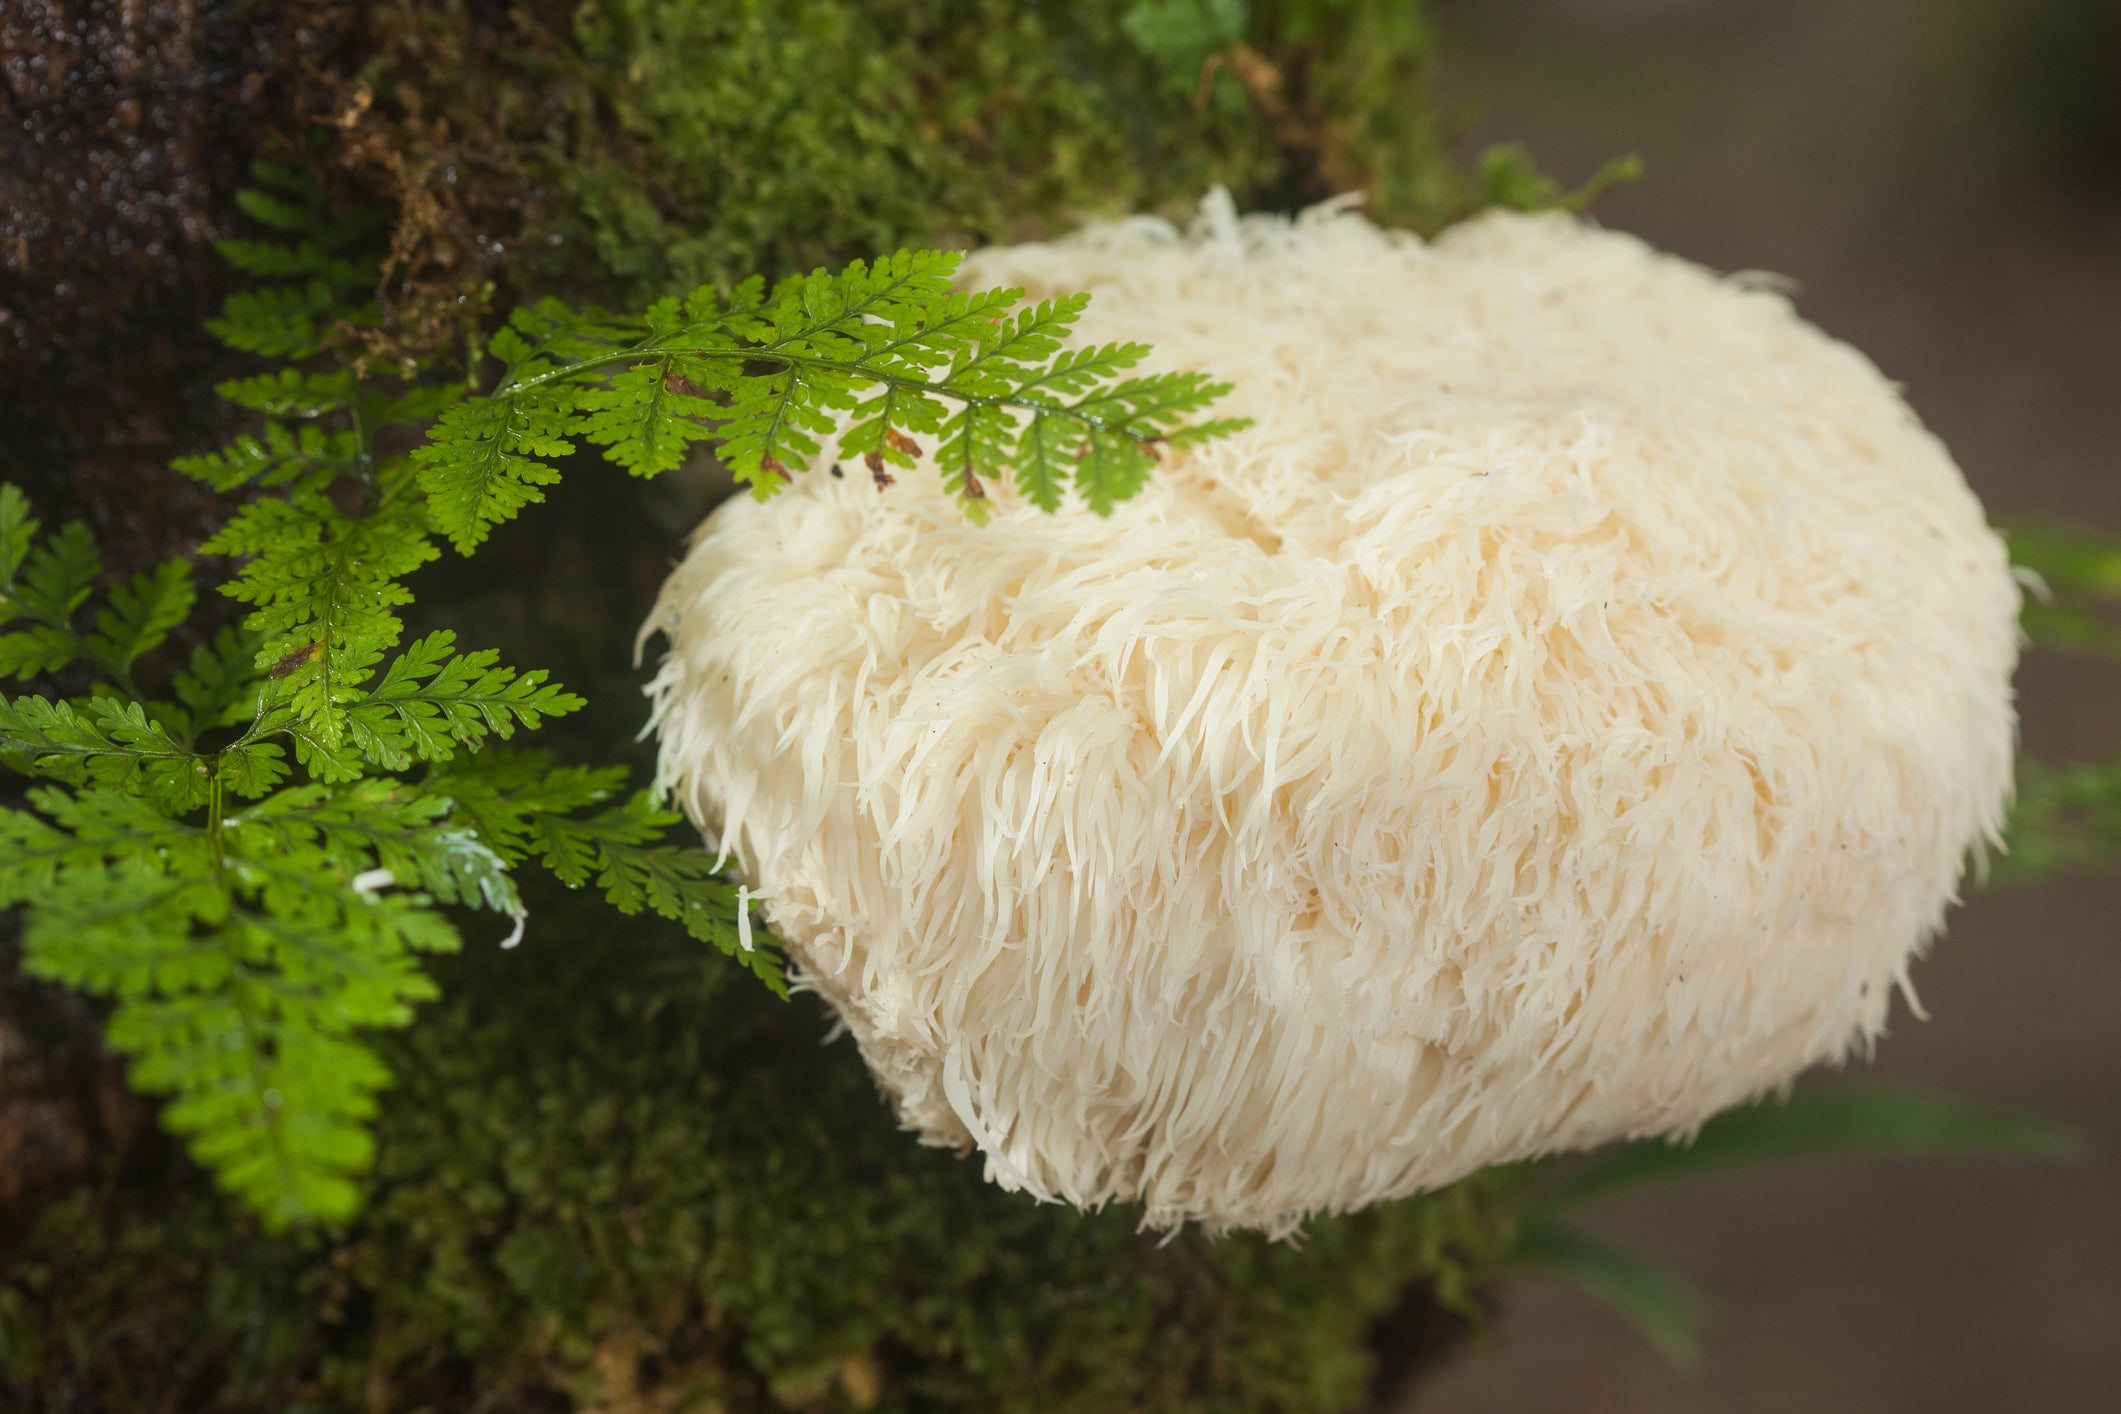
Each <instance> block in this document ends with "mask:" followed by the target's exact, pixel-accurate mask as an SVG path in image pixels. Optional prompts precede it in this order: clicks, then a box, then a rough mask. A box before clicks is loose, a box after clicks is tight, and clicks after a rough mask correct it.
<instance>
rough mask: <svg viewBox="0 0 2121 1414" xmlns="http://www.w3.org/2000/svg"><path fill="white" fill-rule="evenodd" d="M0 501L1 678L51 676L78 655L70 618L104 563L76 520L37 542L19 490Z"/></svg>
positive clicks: (80, 649)
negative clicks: (10, 627)
mask: <svg viewBox="0 0 2121 1414" xmlns="http://www.w3.org/2000/svg"><path fill="white" fill-rule="evenodd" d="M7 490H8V491H9V492H11V493H12V494H11V495H10V496H9V497H7V498H6V499H4V500H0V627H6V626H7V625H9V624H13V623H21V622H22V621H24V620H27V621H28V622H27V625H26V626H25V627H22V628H18V629H14V630H12V631H10V632H7V633H0V679H4V678H9V677H13V678H17V679H27V678H33V677H38V676H40V675H42V674H46V673H54V672H57V671H58V670H59V669H61V668H63V667H65V666H66V665H67V664H68V663H71V662H73V661H74V659H76V658H78V657H80V656H81V654H82V652H83V649H84V645H83V643H82V641H81V636H80V635H79V634H78V633H76V632H75V631H74V626H73V620H74V613H75V611H76V610H78V609H79V608H80V607H81V606H82V604H84V603H86V602H87V600H88V596H89V593H90V591H91V590H92V589H93V588H94V587H95V583H96V579H97V577H98V576H100V575H101V574H102V573H103V561H102V560H101V559H100V558H99V557H98V556H97V554H96V542H95V540H94V539H93V538H92V537H91V536H90V535H89V533H88V527H87V526H85V525H83V524H81V523H80V522H79V521H74V522H72V523H71V524H69V525H67V526H65V527H64V528H63V529H61V530H60V531H59V533H58V534H56V535H52V536H49V537H46V538H45V539H43V540H42V541H41V542H40V541H39V540H38V538H37V531H38V529H39V528H40V522H39V521H38V520H37V519H36V518H35V517H34V516H32V515H30V513H29V504H28V501H27V500H26V498H24V497H23V495H22V493H21V492H20V491H19V490H16V489H15V488H14V487H8V488H7Z"/></svg>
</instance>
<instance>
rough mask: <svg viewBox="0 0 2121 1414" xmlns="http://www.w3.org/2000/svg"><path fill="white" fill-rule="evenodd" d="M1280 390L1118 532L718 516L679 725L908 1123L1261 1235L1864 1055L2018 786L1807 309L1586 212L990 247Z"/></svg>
mask: <svg viewBox="0 0 2121 1414" xmlns="http://www.w3.org/2000/svg"><path fill="white" fill-rule="evenodd" d="M965 273H966V278H967V279H968V281H971V282H975V283H979V284H1000V283H1007V284H1020V285H1024V286H1027V287H1028V288H1029V289H1030V290H1031V292H1032V294H1033V296H1034V297H1037V296H1039V295H1042V294H1049V293H1054V292H1060V291H1067V290H1075V289H1085V290H1090V291H1092V292H1094V295H1095V298H1094V300H1093V302H1092V304H1091V307H1090V310H1089V313H1088V315H1087V316H1086V317H1085V318H1084V320H1083V322H1082V325H1081V327H1080V333H1081V335H1082V337H1083V338H1085V339H1087V340H1096V341H1103V340H1128V339H1138V340H1142V341H1144V342H1149V343H1152V344H1154V346H1155V348H1156V355H1155V358H1154V360H1153V363H1154V365H1155V366H1159V367H1171V368H1202V369H1209V370H1212V371H1213V372H1214V373H1215V374H1216V375H1217V376H1219V377H1222V378H1226V379H1229V380H1232V381H1233V382H1234V383H1235V384H1236V391H1235V393H1233V394H1232V395H1231V396H1230V397H1229V398H1228V399H1227V400H1226V401H1225V402H1224V403H1223V404H1221V405H1219V406H1218V407H1217V409H1216V412H1217V413H1218V415H1220V414H1222V413H1225V412H1230V413H1238V414H1245V415H1249V416H1251V417H1253V418H1254V419H1256V423H1255V425H1254V426H1253V427H1251V428H1250V429H1249V430H1247V431H1245V432H1242V433H1239V434H1237V435H1235V436H1231V437H1228V438H1226V439H1223V440H1220V441H1216V442H1213V443H1210V444H1207V445H1205V446H1203V447H1201V448H1199V449H1198V450H1195V451H1192V452H1190V453H1185V454H1178V453H1174V454H1172V455H1170V456H1169V457H1167V458H1166V465H1165V467H1164V469H1163V471H1162V472H1161V473H1159V475H1158V476H1157V477H1156V478H1155V479H1154V480H1152V482H1151V484H1150V488H1149V489H1148V490H1147V491H1146V492H1144V493H1143V494H1142V495H1140V496H1139V497H1137V498H1136V499H1134V500H1133V501H1130V502H1128V503H1127V504H1125V505H1122V506H1121V507H1120V508H1119V510H1118V511H1117V513H1115V514H1114V515H1112V516H1111V517H1110V518H1109V519H1100V518H1099V517H1097V516H1094V515H1090V514H1088V513H1086V512H1083V511H1081V510H1063V511H1062V512H1061V513H1060V514H1058V515H1053V516H1048V515H1044V514H1041V513H1040V512H1038V511H1036V510H1034V509H1031V508H1030V507H1028V506H1025V505H1023V504H1022V503H1021V502H1018V501H1015V500H1014V499H1013V498H1012V497H1011V496H1010V493H1009V492H1007V491H1006V490H1005V489H1001V488H997V492H996V494H997V498H998V505H997V514H996V515H995V517H994V519H993V521H992V523H991V524H989V525H987V526H985V527H977V526H973V525H970V524H967V523H966V521H965V518H964V516H963V515H962V514H961V513H960V512H959V511H958V510H957V509H956V507H955V506H954V505H953V504H952V503H951V502H950V501H949V500H948V499H947V497H946V496H945V495H944V493H943V491H942V489H941V487H940V484H939V482H938V481H937V479H936V478H935V477H933V476H932V475H929V474H927V473H925V472H922V473H920V474H912V475H905V476H901V477H900V478H899V480H898V485H897V486H896V487H895V488H894V489H892V490H891V491H889V492H888V493H885V494H881V495H880V494H878V492H877V490H876V489H875V488H874V487H872V486H871V485H870V484H869V480H868V478H866V477H849V478H847V479H845V480H836V479H833V478H831V477H827V476H822V475H811V476H804V477H799V478H798V479H797V483H796V485H795V486H794V487H793V488H791V489H790V490H789V491H787V492H786V493H784V494H782V495H780V496H779V497H777V498H775V499H774V500H772V501H769V502H766V503H764V504H758V503H754V502H752V501H750V500H739V501H733V502H731V503H730V504H728V505H726V506H724V507H723V508H722V509H721V510H719V511H717V512H716V513H715V514H714V515H713V516H712V517H711V518H710V519H709V520H708V522H707V523H706V525H705V526H703V527H702V529H701V531H700V532H699V535H698V538H697V540H696V542H695V543H694V545H693V548H692V551H691V554H690V556H689V558H687V559H686V561H685V562H684V564H683V565H682V566H681V567H680V568H679V569H678V570H677V572H676V573H675V574H674V575H673V576H672V578H671V580H670V582H669V585H668V587H667V589H666V590H665V592H664V595H663V600H662V603H661V605H660V607H659V609H658V611H657V614H656V616H655V618H654V620H653V627H655V628H658V629H661V630H664V631H666V632H667V633H668V635H669V637H670V641H671V646H670V650H669V653H668V656H667V659H666V661H665V663H664V664H663V667H662V670H661V673H660V675H659V676H658V677H657V679H656V681H655V684H654V688H653V696H654V701H655V717H656V724H657V727H658V729H659V731H660V733H661V739H662V767H663V773H664V776H665V778H666V780H668V781H669V782H670V783H672V785H673V786H674V787H675V789H676V790H677V792H678V795H679V797H680V799H681V800H682V801H683V802H684V804H685V805H686V806H687V807H688V808H689V809H690V810H691V811H692V812H693V814H694V815H695V817H696V818H697V819H698V820H699V821H700V822H701V823H702V824H703V826H704V827H705V828H706V830H707V833H708V835H709V837H710V839H714V840H719V841H720V842H721V843H722V844H723V845H725V846H726V847H727V848H728V849H729V850H731V851H733V853H734V854H735V855H736V857H737V858H738V859H739V860H740V861H741V863H742V865H743V866H744V867H745V868H746V869H747V870H748V872H749V875H750V882H751V883H752V884H753V885H754V886H755V887H756V888H757V889H758V891H759V893H760V896H761V897H762V898H763V900H764V902H763V907H764V911H765V915H766V917H767V919H768V920H769V921H770V922H771V924H772V926H773V928H774V930H775V932H776V933H778V934H779V936H780V937H781V938H783V939H785V940H786V941H787V943H788V945H789V949H790V952H791V955H792V957H793V958H794V959H795V961H796V962H797V964H798V965H799V967H800V970H801V973H802V975H803V976H804V977H805V978H807V980H808V982H809V984H810V985H812V986H814V987H815V988H816V989H817V990H818V991H819V992H821V993H823V994H824V995H825V996H826V997H827V998H829V999H830V1000H831V1002H832V1004H833V1005H834V1006H836V1007H837V1008H838V1010H839V1013H840V1015H841V1016H842V1017H844V1018H845V1021H846V1025H847V1027H848V1029H849V1030H850V1031H852V1033H853V1034H854V1038H855V1040H856V1041H857V1042H858V1043H859V1044H860V1046H861V1050H862V1054H863V1055H864V1056H865V1057H866V1058H867V1060H868V1062H869V1065H870V1067H871V1069H872V1070H873V1072H874V1073H875V1075H876V1078H877V1080H878V1081H879V1082H880V1084H881V1085H882V1087H883V1088H884V1089H885V1090H886V1091H887V1092H888V1093H889V1094H890V1095H891V1097H892V1098H893V1099H894V1100H895V1101H896V1103H897V1106H898V1109H899V1113H900V1115H901V1116H902V1117H903V1119H904V1122H905V1123H906V1124H907V1125H908V1126H909V1127H911V1128H913V1129H917V1130H918V1131H919V1132H920V1133H921V1134H922V1135H923V1136H924V1137H925V1138H926V1139H927V1140H928V1141H930V1142H932V1143H937V1144H944V1145H976V1146H977V1147H978V1148H979V1149H980V1150H981V1151H982V1152H983V1153H984V1154H985V1156H986V1163H987V1172H988V1174H989V1176H990V1177H992V1178H994V1179H995V1180H997V1181H999V1182H1001V1183H1003V1184H1004V1185H1006V1186H1010V1187H1020V1188H1024V1189H1028V1190H1030V1191H1031V1192H1033V1193H1036V1194H1040V1195H1044V1196H1051V1197H1057V1198H1064V1199H1067V1200H1069V1201H1071V1202H1074V1203H1078V1204H1084V1205H1092V1204H1099V1203H1103V1202H1105V1201H1107V1200H1110V1199H1122V1200H1129V1199H1138V1200H1140V1201H1141V1202H1142V1203H1144V1204H1145V1205H1146V1212H1145V1215H1144V1221H1145V1222H1146V1223H1147V1224H1149V1225H1152V1226H1169V1225H1173V1224H1177V1223H1181V1222H1184V1221H1188V1220H1198V1221H1201V1222H1204V1223H1206V1224H1208V1225H1210V1226H1214V1227H1250V1228H1262V1229H1266V1230H1269V1231H1274V1232H1286V1231H1288V1230H1290V1229H1291V1228H1293V1227H1294V1226H1295V1225H1296V1224H1297V1223H1298V1222H1300V1221H1301V1219H1302V1218H1303V1216H1304V1215H1306V1214H1309V1213H1312V1212H1316V1211H1320V1210H1344V1209H1349V1208H1354V1207H1357V1206H1359V1205H1362V1204H1365V1203H1370V1202H1373V1201H1376V1200H1378V1199H1383V1198H1389V1197H1393V1196H1395V1195H1401V1194H1406V1193H1409V1192H1413V1191H1415V1190H1418V1189H1423V1188H1430V1187H1434V1186H1436V1185H1438V1184H1441V1183H1444V1182H1446V1181H1448V1180H1450V1179H1453V1178H1456V1177H1458V1176H1460V1175H1462V1174H1465V1173H1467V1172H1470V1171H1471V1170H1474V1169H1476V1168H1479V1167H1481V1166H1483V1165H1486V1164H1491V1163H1495V1162H1497V1161H1500V1160H1507V1159H1514V1158H1518V1157H1521V1156H1524V1155H1529V1154H1535V1153H1539V1152H1542V1151H1548V1150H1556V1149H1564V1148H1570V1147H1576V1146H1585V1145H1592V1144H1597V1143H1600V1142H1602V1141H1605V1140H1610V1139H1614V1138H1618V1137H1621V1136H1627V1135H1642V1134H1654V1133H1666V1132H1677V1131H1684V1130H1687V1129H1688V1128H1690V1127H1691V1126H1694V1125H1697V1124H1698V1123H1700V1122H1701V1120H1703V1119H1704V1118H1705V1117H1707V1116H1708V1115H1710V1114H1713V1113H1714V1112H1716V1111H1717V1110H1719V1109H1722V1108H1724V1107H1726V1106H1728V1105H1731V1104H1734V1103H1736V1102H1739V1101H1742V1100H1745V1099H1747V1098H1748V1097H1751V1096H1755V1095H1758V1094H1760V1093H1762V1092H1763V1091H1766V1090H1769V1089H1772V1088H1774V1087H1776V1086H1779V1085H1782V1084H1783V1083H1785V1082H1786V1081H1788V1080H1789V1079H1790V1078H1791V1077H1792V1076H1794V1075H1795V1074H1796V1073H1797V1072H1799V1071H1800V1070H1802V1069H1804V1068H1805V1067H1806V1066H1809V1065H1812V1064H1813V1063H1815V1062H1819V1061H1833V1060H1838V1059H1840V1058H1843V1057H1845V1056H1847V1055H1848V1054H1850V1053H1851V1052H1853V1051H1858V1050H1863V1049H1865V1048H1867V1047H1868V1046H1869V1044H1870V1043H1871V1041H1872V1040H1873V1039H1874V1038H1875V1037H1877V1036H1878V1035H1879V1033H1880V1032H1881V1030H1882V1028H1883V1027H1884V1024H1885V1020H1886V1014H1887V1007H1888V1003H1889V1000H1890V995H1891V993H1892V992H1893V991H1894V990H1895V988H1896V986H1897V987H1902V988H1904V987H1905V986H1906V985H1907V975H1908V967H1909V963H1910V961H1911V959H1912V958H1913V957H1914V956H1915V955H1916V954H1917V953H1918V952H1920V951H1921V949H1922V948H1923V946H1924V945H1925V943H1926V942H1927V940H1928V939H1929V938H1930V937H1931V936H1932V935H1933V934H1934V933H1935V932H1936V931H1937V929H1938V928H1939V926H1940V923H1941V921H1942V918H1943V914H1944V911H1945V908H1946V906H1947V904H1948V903H1950V902H1951V901H1952V896H1953V886H1954V882H1955V880H1957V878H1958V877H1959V874H1960V871H1961V868H1962V866H1963V864H1964V862H1965V860H1966V858H1967V854H1968V851H1969V848H1970V847H1978V846H1979V845H1980V843H1981V841H1982V840H1983V838H1984V836H1986V837H1989V838H1993V836H1994V834H1995V831H1996V829H1997V826H1998V821H1999V817H2000V814H2001V811H2002V807H2003V805H2004V802H2005V799H2006V796H2007V794H2008V792H2009V787H2010V777H2011V754H2012V741H2013V734H2014V718H2013V711H2012V705H2011V691H2010V676H2011V672H2012V669H2013V667H2014V665H2015V661H2016V656H2017V640H2016V627H2015V625H2016V616H2017V610H2018V593H2017V589H2016V587H2015V585H2014V583H2013V581H2012V578H2011V575H2010V572H2009V569H2008V566H2007V562H2006V558H2005V554H2004V550H2003V546H2002V545H2001V543H2000V542H1999V540H1998V538H1997V537H1996V536H1995V535H1994V534H1993V533H1992V532H1991V531H1990V530H1989V528H1988V526H1987V524H1986V523H1985V521H1984V519H1983V516H1982V511H1981V507H1980V505H1979V504H1978V503H1977V502H1976V500H1975V499H1974V497H1973V495H1972V494H1971V493H1970V492H1969V490H1968V489H1967V486H1966V483H1965V481H1964V480H1963V479H1962V477H1961V476H1960V473H1959V471H1958V470H1957V469H1956V468H1955V467H1954V465H1953V464H1952V462H1951V460H1950V458H1949V456H1948V455H1947V454H1946V452H1945V450H1944V448H1943V447H1942V446H1941V445H1940V444H1939V443H1938V442H1937V441H1936V439H1935V438H1933V437H1932V436H1931V435H1930V434H1929V433H1927V432H1926V431H1924V430H1923V428H1922V427H1921V426H1920V425H1919V424H1918V423H1917V421H1916V419H1915V418H1914V416H1913V415H1912V414H1911V413H1910V412H1909V410H1908V408H1907V406H1906V404H1905V403H1903V402H1902V401H1901V399H1900V398H1899V396H1898V395H1897V394H1896V393H1895V391H1894V389H1893V387H1892V385H1891V384H1889V383H1887V382H1886V380H1885V379H1884V378H1882V377H1881V376H1880V375H1879V373H1878V372H1877V370H1876V369H1875V368H1874V367H1873V366H1872V365H1871V364H1870V363H1869V362H1867V361H1866V360H1865V359H1864V358H1863V357H1862V356H1861V355H1860V354H1858V353H1856V352H1855V351H1854V350H1852V349H1850V348H1848V347H1846V346H1844V345H1842V344H1839V343H1836V342H1835V341H1834V340H1832V339H1830V338H1828V337H1827V336H1826V335H1824V334H1822V333H1820V332H1819V331H1818V330H1817V329H1815V328H1813V327H1812V326H1810V325H1808V324H1806V323H1805V322H1804V321H1803V320H1801V319H1799V318H1798V317H1797V316H1796V315H1795V314H1794V313H1793V312H1792V310H1791V308H1790V306H1789V304H1788V303H1787V302H1786V301H1785V300H1784V299H1783V298H1782V297H1780V296H1779V295H1777V294H1775V293H1772V292H1770V291H1767V290H1763V289H1759V288H1754V287H1751V286H1749V285H1747V284H1745V283H1743V282H1739V281H1731V280H1723V279H1718V278H1716V277H1715V276H1712V275H1710V274H1709V273H1707V272H1705V271H1703V270H1701V269H1699V268H1697V267H1695V266H1693V265H1690V264H1687V263H1685V262H1683V261H1680V260H1677V259H1674V258H1671V257H1669V256H1664V255H1660V254H1657V253H1655V252H1653V251H1652V250H1650V249H1648V248H1647V247H1645V246H1644V245H1643V244H1642V243H1641V242H1639V241H1637V240H1634V239H1631V238H1629V237H1627V236H1623V235H1616V234H1611V233H1607V232H1603V231H1599V230H1596V229H1594V228H1591V227H1589V226H1586V225H1584V224H1581V223H1579V222H1577V221H1574V220H1571V219H1567V218H1564V217H1561V216H1515V215H1497V216H1489V217H1486V218H1483V219H1480V220H1476V221H1474V222H1471V223H1469V224H1467V225H1464V226H1461V227H1459V228H1457V229H1455V230H1452V231H1451V232H1449V233H1447V234H1446V235H1444V236H1443V237H1441V238H1440V239H1438V240H1436V241H1434V242H1433V243H1430V244H1423V243H1421V242H1419V241H1417V240H1414V239H1412V238H1410V237H1407V236H1403V235H1395V234H1387V233H1385V232H1381V231H1379V230H1378V229H1376V228H1375V227H1373V226H1372V225H1370V224H1369V223H1368V222H1366V221H1364V220H1363V219H1362V218H1361V217H1360V216H1358V215H1356V214H1354V213H1352V212H1350V211H1348V210H1346V209H1344V208H1321V209H1319V210H1316V211H1313V212H1311V213H1309V214H1307V215H1306V216H1304V217H1302V218H1299V219H1297V220H1295V221H1294V222H1290V221H1287V220H1282V219H1271V218H1260V217H1250V218H1244V219H1239V218H1237V217H1236V216H1234V215H1233V214H1232V213H1231V212H1230V210H1229V209H1228V206H1227V203H1219V202H1216V201H1213V200H1211V202H1210V203H1209V204H1208V205H1207V206H1206V207H1204V209H1203V213H1202V216H1201V219H1200V221H1199V222H1198V223H1197V225H1196V227H1195V228H1194V229H1193V230H1192V231H1191V232H1188V233H1183V234H1182V233H1180V232H1177V231H1175V230H1173V229H1172V228H1171V227H1169V226H1167V225H1165V224H1163V223H1160V222H1157V221H1153V220H1146V219H1136V220H1130V221H1123V222H1119V223H1116V224H1108V225H1103V226H1098V227H1094V228H1092V229H1089V230H1086V231H1084V232H1082V233H1081V234H1079V235H1076V236H1074V237H1073V238H1070V239H1067V240H1062V241H1057V242H1054V243H1052V244H1044V245H1027V246H1020V247H1014V248H1004V249H995V250H989V251H986V252H983V253H980V254H978V255H976V256H975V257H974V258H973V259H972V260H971V261H970V262H969V263H968V265H967V267H966V272H965Z"/></svg>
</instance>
